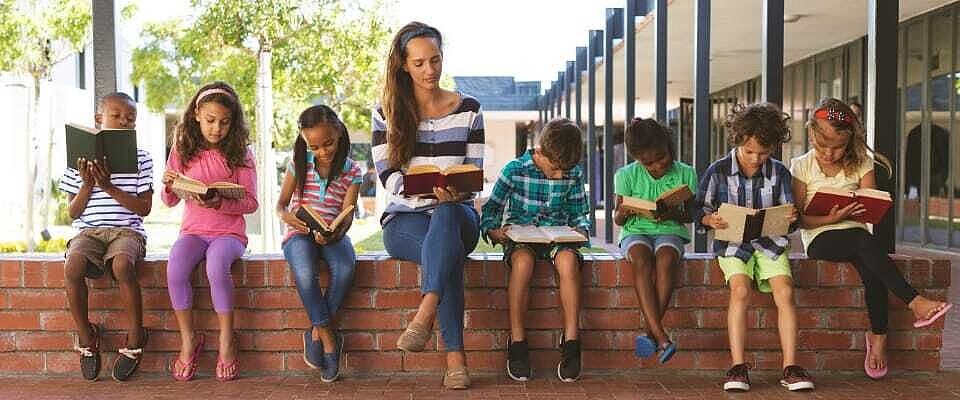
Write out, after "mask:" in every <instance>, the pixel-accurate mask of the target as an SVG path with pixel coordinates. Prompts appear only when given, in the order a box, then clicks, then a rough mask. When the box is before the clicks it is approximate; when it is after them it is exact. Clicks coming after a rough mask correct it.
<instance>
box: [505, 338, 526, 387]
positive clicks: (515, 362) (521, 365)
mask: <svg viewBox="0 0 960 400" xmlns="http://www.w3.org/2000/svg"><path fill="white" fill-rule="evenodd" d="M507 375H508V376H510V379H513V380H515V381H518V382H526V381H528V380H530V349H529V348H528V347H527V341H526V340H521V341H519V342H512V343H510V347H508V348H507Z"/></svg>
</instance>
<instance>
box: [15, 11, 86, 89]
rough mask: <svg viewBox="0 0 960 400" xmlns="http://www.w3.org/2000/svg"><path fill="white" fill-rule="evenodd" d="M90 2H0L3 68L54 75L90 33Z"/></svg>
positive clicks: (37, 75)
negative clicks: (61, 62)
mask: <svg viewBox="0 0 960 400" xmlns="http://www.w3.org/2000/svg"><path fill="white" fill-rule="evenodd" d="M91 20H92V16H91V9H90V2H89V1H83V0H24V1H12V2H11V1H4V2H0V70H2V71H14V72H19V73H26V74H29V75H30V76H32V77H33V78H34V79H44V78H46V77H48V76H49V75H50V72H51V70H52V68H53V66H54V65H55V64H56V63H58V62H60V61H62V60H63V59H64V58H66V57H67V56H69V55H71V54H73V53H76V52H77V51H79V50H80V49H82V48H83V46H84V45H85V44H86V42H87V41H88V39H89V37H90V26H91Z"/></svg>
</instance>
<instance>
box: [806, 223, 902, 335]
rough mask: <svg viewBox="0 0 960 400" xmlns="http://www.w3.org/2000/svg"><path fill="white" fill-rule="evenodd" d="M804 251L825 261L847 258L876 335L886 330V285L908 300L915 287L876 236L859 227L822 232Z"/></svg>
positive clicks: (884, 332) (871, 327)
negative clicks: (858, 283) (858, 284)
mask: <svg viewBox="0 0 960 400" xmlns="http://www.w3.org/2000/svg"><path fill="white" fill-rule="evenodd" d="M807 255H808V256H810V258H817V259H821V260H827V261H836V262H849V263H851V264H853V266H854V267H856V268H857V272H859V273H860V279H861V280H862V281H863V288H864V297H865V300H866V303H867V314H868V315H869V316H870V329H871V330H872V331H873V333H875V334H877V335H883V334H886V333H887V289H889V290H890V291H891V292H893V294H894V295H895V296H897V297H899V298H900V300H902V301H903V302H904V303H905V304H910V302H911V301H913V298H914V297H917V290H916V289H914V288H913V286H910V284H909V283H907V281H906V280H905V279H903V276H902V275H900V271H899V270H897V266H896V265H894V264H893V260H891V259H890V257H889V256H887V253H886V252H885V251H884V250H883V249H882V248H881V247H880V246H879V244H878V243H877V240H876V238H874V237H873V235H871V234H870V232H867V231H866V230H865V229H862V228H850V229H838V230H833V231H826V232H823V233H821V234H819V235H817V237H816V238H815V239H813V242H812V243H810V246H808V247H807Z"/></svg>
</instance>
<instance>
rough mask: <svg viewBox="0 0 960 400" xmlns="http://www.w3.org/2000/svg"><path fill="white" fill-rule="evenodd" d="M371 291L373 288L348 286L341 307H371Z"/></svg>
mask: <svg viewBox="0 0 960 400" xmlns="http://www.w3.org/2000/svg"><path fill="white" fill-rule="evenodd" d="M373 291H374V290H373V289H361V288H350V290H349V291H348V292H347V297H344V299H343V304H342V305H341V306H342V307H343V308H373ZM302 307H303V306H302V305H301V308H302Z"/></svg>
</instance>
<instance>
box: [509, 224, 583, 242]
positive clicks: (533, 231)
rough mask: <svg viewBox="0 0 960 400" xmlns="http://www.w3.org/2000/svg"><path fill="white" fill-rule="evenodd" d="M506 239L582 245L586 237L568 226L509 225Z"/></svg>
mask: <svg viewBox="0 0 960 400" xmlns="http://www.w3.org/2000/svg"><path fill="white" fill-rule="evenodd" d="M506 234H507V237H509V238H510V240H512V241H514V242H517V243H583V242H586V241H587V237H586V236H583V235H582V234H581V233H580V232H577V231H575V230H574V229H573V228H571V227H569V226H533V225H510V226H508V227H507V230H506Z"/></svg>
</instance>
